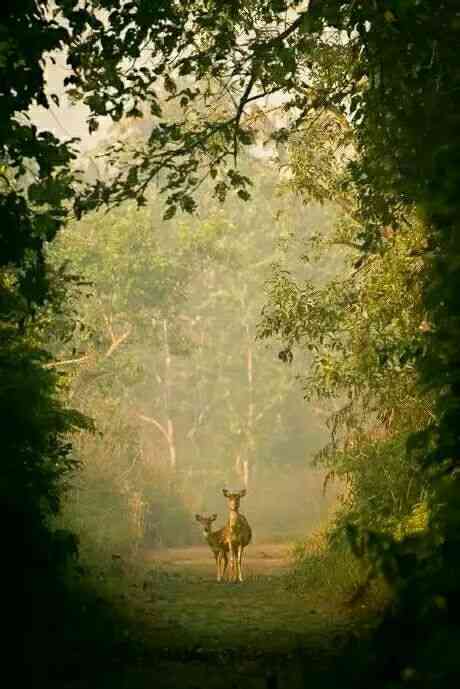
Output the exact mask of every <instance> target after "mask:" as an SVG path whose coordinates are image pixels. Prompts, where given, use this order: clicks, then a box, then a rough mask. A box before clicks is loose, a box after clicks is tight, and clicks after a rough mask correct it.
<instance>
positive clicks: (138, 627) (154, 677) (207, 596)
mask: <svg viewBox="0 0 460 689" xmlns="http://www.w3.org/2000/svg"><path fill="white" fill-rule="evenodd" d="M290 553H291V547H290V546H289V545H286V544H274V543H272V544H261V545H252V546H250V547H249V548H248V550H247V558H246V563H245V574H246V577H245V582H244V583H243V584H233V583H227V582H224V583H217V582H216V581H215V572H214V562H213V558H212V554H211V552H210V551H209V549H208V548H207V547H201V546H199V547H191V548H183V549H169V550H164V551H150V552H144V553H139V554H138V555H137V556H136V558H131V559H128V558H118V557H117V558H115V559H111V558H110V559H109V560H108V561H107V562H106V563H105V565H101V563H99V564H98V565H97V566H95V565H93V566H91V565H90V564H88V565H87V566H88V568H89V569H90V571H91V576H90V578H89V579H88V582H87V584H86V585H87V586H89V585H90V586H91V587H92V593H91V596H92V603H91V607H90V609H89V610H88V613H87V617H88V620H89V621H90V623H92V621H94V625H93V628H92V631H91V632H90V633H89V635H88V631H86V632H85V627H84V625H83V626H82V627H81V629H79V630H78V629H76V631H75V633H74V634H73V638H72V634H71V635H70V637H71V642H72V643H73V647H74V656H75V658H78V657H79V658H80V668H81V657H86V654H88V653H89V655H91V654H96V655H97V653H98V652H99V653H100V658H99V662H94V659H91V660H90V659H89V658H88V661H89V664H88V667H87V668H86V671H84V669H82V668H81V671H80V672H78V669H76V667H75V664H74V665H73V666H72V667H71V671H70V672H68V673H67V676H66V672H65V671H64V672H63V673H61V674H60V676H59V682H58V684H57V686H59V689H85V688H86V687H87V688H88V689H90V688H91V689H92V687H94V689H103V687H105V686H107V687H109V686H110V687H111V689H122V688H123V689H144V688H145V687H147V686H149V687H150V686H155V687H156V688H161V687H165V689H166V687H168V689H169V688H171V689H172V688H174V687H178V688H179V687H180V688H181V689H198V688H199V687H200V688H201V689H208V688H209V689H214V688H215V689H223V688H224V687H225V688H227V687H232V686H235V687H236V686H238V687H239V689H243V688H244V687H248V689H265V688H266V687H268V686H271V685H270V682H271V681H272V680H273V682H274V684H273V686H276V682H278V683H279V687H280V689H281V687H284V686H285V687H289V688H290V689H297V687H299V689H300V687H303V686H307V685H309V684H310V683H311V680H312V677H316V680H315V687H318V686H320V685H321V682H322V681H323V680H324V681H328V682H329V681H330V684H324V686H331V687H332V686H338V685H337V684H336V683H335V684H334V682H336V680H337V674H336V671H337V672H338V670H337V668H336V664H337V663H338V662H341V661H340V658H341V657H342V658H344V657H345V656H346V655H347V654H349V651H347V650H346V648H347V644H349V642H350V639H354V640H355V641H356V639H357V638H359V639H364V638H365V637H366V634H367V632H368V631H369V630H370V629H371V628H372V627H373V625H374V624H375V621H376V619H377V616H376V611H377V608H376V607H375V606H373V605H371V604H370V603H369V602H366V604H365V605H364V607H362V606H359V607H357V608H356V607H355V608H354V609H350V608H349V607H347V606H346V605H345V604H344V597H343V591H342V589H340V588H337V587H335V586H332V587H331V581H330V580H329V579H327V578H324V577H325V576H326V573H327V572H326V569H324V568H323V569H322V570H321V572H322V573H323V574H324V577H323V576H322V575H321V573H320V569H318V562H316V564H315V565H314V567H313V568H312V569H311V570H309V574H308V576H307V577H306V578H305V577H304V579H303V581H304V583H306V582H307V581H308V582H309V585H305V586H292V582H293V577H298V576H299V573H298V572H297V573H295V574H294V575H293V574H292V573H291V572H292V570H291V565H292V561H291V560H290ZM305 563H306V560H304V564H305ZM315 568H316V569H315ZM314 569H315V571H316V574H315V576H314V577H313V578H312V575H313V570H314ZM304 574H306V572H304ZM308 577H310V578H308ZM95 582H96V584H95ZM313 582H314V583H313ZM332 583H333V582H332ZM79 635H80V637H82V638H79ZM360 643H361V642H360ZM348 657H349V656H348ZM359 662H361V663H363V662H364V664H365V663H366V662H367V659H366V658H365V657H364V655H363V654H360V660H359ZM77 665H78V663H77ZM353 665H354V664H353V663H350V662H348V661H347V665H346V669H347V671H350V670H351V669H353V673H355V671H357V668H358V665H356V667H354V668H352V666H353ZM334 668H335V669H334ZM270 673H272V674H273V673H275V675H276V679H273V678H272V680H271V679H270V676H271V675H270ZM343 673H344V668H343V667H341V669H340V676H341V678H342V679H343ZM361 674H362V673H361ZM334 677H335V679H334ZM318 683H319V684H318ZM49 686H51V685H49ZM53 686H54V685H53ZM350 686H356V681H355V679H354V680H353V681H351V680H350ZM345 687H346V685H345V684H343V682H342V684H341V685H340V689H345Z"/></svg>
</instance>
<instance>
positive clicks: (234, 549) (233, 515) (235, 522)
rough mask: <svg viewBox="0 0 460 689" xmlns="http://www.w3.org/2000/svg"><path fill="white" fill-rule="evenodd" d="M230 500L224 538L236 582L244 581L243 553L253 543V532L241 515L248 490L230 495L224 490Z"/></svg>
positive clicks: (225, 495)
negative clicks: (241, 501)
mask: <svg viewBox="0 0 460 689" xmlns="http://www.w3.org/2000/svg"><path fill="white" fill-rule="evenodd" d="M222 493H223V495H224V497H225V498H227V500H228V507H229V510H230V513H229V516H228V522H227V524H226V526H225V528H224V530H223V532H224V538H225V539H226V542H227V544H228V549H229V551H230V563H231V570H232V575H233V580H234V581H243V570H242V563H243V551H244V549H245V548H246V546H247V545H249V543H250V542H251V538H252V532H251V527H250V526H249V523H248V520H247V519H246V517H244V516H243V515H242V514H240V512H239V509H240V500H241V498H244V496H245V495H246V489H243V490H240V491H236V492H234V493H230V492H229V491H228V490H227V489H226V488H224V489H223V490H222Z"/></svg>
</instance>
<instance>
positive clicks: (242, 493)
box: [240, 488, 247, 498]
mask: <svg viewBox="0 0 460 689" xmlns="http://www.w3.org/2000/svg"><path fill="white" fill-rule="evenodd" d="M246 493H247V490H246V488H243V490H240V498H244V496H245V495H246Z"/></svg>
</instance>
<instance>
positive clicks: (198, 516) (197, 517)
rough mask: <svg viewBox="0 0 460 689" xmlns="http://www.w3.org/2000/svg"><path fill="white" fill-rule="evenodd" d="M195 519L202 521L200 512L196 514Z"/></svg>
mask: <svg viewBox="0 0 460 689" xmlns="http://www.w3.org/2000/svg"><path fill="white" fill-rule="evenodd" d="M195 519H196V520H197V522H199V521H200V515H199V514H195Z"/></svg>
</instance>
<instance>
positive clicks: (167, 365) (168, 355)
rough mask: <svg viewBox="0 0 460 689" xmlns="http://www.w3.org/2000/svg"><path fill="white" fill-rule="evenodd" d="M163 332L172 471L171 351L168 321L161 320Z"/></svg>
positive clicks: (174, 458)
mask: <svg viewBox="0 0 460 689" xmlns="http://www.w3.org/2000/svg"><path fill="white" fill-rule="evenodd" d="M163 334H164V345H165V384H164V405H165V411H166V426H167V438H168V449H169V467H170V469H171V471H172V472H175V471H176V468H177V452H176V438H175V432H174V421H173V420H172V418H171V352H170V349H169V335H168V322H167V320H166V318H165V319H164V320H163Z"/></svg>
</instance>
